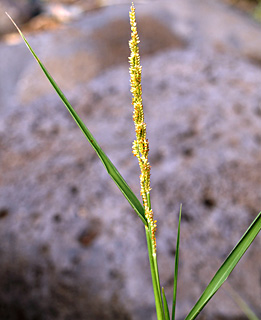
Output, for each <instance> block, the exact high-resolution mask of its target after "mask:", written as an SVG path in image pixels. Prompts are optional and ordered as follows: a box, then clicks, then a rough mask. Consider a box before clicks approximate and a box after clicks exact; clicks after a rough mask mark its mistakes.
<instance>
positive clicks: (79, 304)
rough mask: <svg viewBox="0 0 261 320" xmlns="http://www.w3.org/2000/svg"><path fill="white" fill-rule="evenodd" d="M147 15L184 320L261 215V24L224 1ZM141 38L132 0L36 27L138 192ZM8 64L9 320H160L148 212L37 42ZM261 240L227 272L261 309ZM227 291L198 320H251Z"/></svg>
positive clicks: (3, 135) (1, 272)
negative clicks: (119, 182) (135, 41)
mask: <svg viewBox="0 0 261 320" xmlns="http://www.w3.org/2000/svg"><path fill="white" fill-rule="evenodd" d="M196 9H197V10H196ZM137 16H138V27H139V33H140V38H141V41H142V44H143V45H142V46H141V53H142V65H143V92H144V95H143V99H144V107H145V117H146V122H147V124H148V138H149V140H150V149H151V151H150V162H151V165H152V187H153V190H152V204H153V208H154V212H155V216H156V218H157V220H158V232H157V245H158V255H159V269H160V274H161V281H162V285H163V286H164V287H165V290H166V292H167V295H168V298H169V300H170V299H171V290H172V282H173V268H174V248H175V238H176V228H177V216H178V210H179V205H180V203H182V204H183V221H182V235H181V257H180V259H181V260H180V273H179V276H180V277H179V288H178V305H177V315H178V318H179V319H184V317H185V315H186V313H187V312H188V311H189V310H190V308H191V307H192V305H193V304H194V303H195V301H196V299H197V298H198V297H199V295H200V293H201V292H202V291H203V289H204V288H205V286H206V284H207V283H208V281H209V280H210V279H211V276H212V275H213V274H214V273H215V271H216V270H217V268H218V267H219V265H220V264H221V262H222V261H223V260H224V258H225V257H226V255H227V254H228V253H229V252H230V250H231V249H232V247H233V246H234V245H235V244H236V242H237V241H238V240H239V238H240V237H241V235H242V234H243V232H244V231H245V230H246V228H247V227H248V225H249V224H250V222H251V221H252V220H253V219H254V217H255V216H256V214H257V213H258V212H259V211H260V209H261V194H260V185H261V171H260V165H261V152H260V149H261V91H260V87H261V70H260V66H259V65H258V63H256V62H258V61H259V56H258V54H259V53H258V52H257V50H256V48H257V47H258V45H259V48H260V42H261V29H260V27H259V26H258V25H255V24H254V23H252V22H251V21H250V20H247V19H246V18H245V17H244V16H240V15H238V13H235V12H233V11H230V10H229V9H226V7H224V6H222V5H220V4H216V3H215V2H211V1H194V0H193V1H189V0H187V1H184V0H183V1H176V2H175V5H174V4H173V3H172V2H166V3H165V2H164V4H160V2H156V1H155V2H154V4H153V5H151V6H150V7H148V6H147V5H137ZM211 17H212V18H211ZM214 17H216V18H214ZM218 19H219V26H218ZM235 25H236V26H237V27H235ZM217 26H218V28H217ZM238 26H240V28H239V27H238ZM236 28H238V29H236ZM231 35H233V37H232V36H231ZM244 35H245V36H244ZM128 39H129V30H128V5H122V6H115V7H113V6H111V7H108V8H105V9H103V10H99V11H97V12H94V13H92V14H89V15H86V16H84V17H82V18H81V20H79V21H77V22H74V23H72V24H70V25H67V26H65V27H64V28H61V29H60V30H56V31H55V32H46V33H44V34H39V35H37V36H34V37H32V38H30V37H29V40H30V43H31V44H32V46H33V47H34V48H36V51H37V53H39V55H40V57H41V59H42V60H43V62H44V63H45V64H46V66H47V67H48V69H49V71H50V72H51V73H52V75H53V76H54V78H55V79H56V80H57V82H58V83H59V85H60V86H61V88H62V89H63V90H64V92H65V93H66V95H67V96H68V98H69V100H70V101H71V103H72V105H73V106H75V108H76V110H77V112H79V114H80V116H81V117H82V119H83V120H84V121H85V123H86V124H87V126H88V127H89V129H90V130H91V132H92V133H93V135H94V136H95V137H96V139H97V140H98V142H99V143H100V144H101V146H102V147H103V148H104V150H105V152H106V153H108V155H109V157H110V158H111V160H112V161H113V162H114V164H115V165H116V166H117V167H118V169H119V171H120V172H121V173H122V175H123V176H124V177H125V178H126V180H127V182H128V183H129V184H130V186H131V187H132V188H133V189H134V191H135V192H136V194H138V193H139V181H138V180H139V178H138V176H139V172H138V165H137V163H136V159H135V158H133V157H132V155H131V143H132V140H133V138H134V129H133V124H132V121H131V117H132V110H131V103H130V93H129V75H128V64H127V63H126V61H127V57H128V43H127V40H128ZM231 39H232V40H231ZM235 39H236V40H235ZM235 43H236V45H235ZM0 58H1V69H0V71H1V86H0V102H1V104H0V110H1V118H0V167H1V170H0V260H1V268H0V319H11V320H13V319H19V320H20V319H26V320H27V319H28V320H31V319H36V320H39V319H43V320H44V319H48V320H49V319H50V320H54V319H57V320H65V319H66V320H69V319H72V320H74V319H78V320H89V319H106V320H107V319H131V320H140V319H155V315H154V300H153V293H152V287H151V280H150V273H149V265H148V259H147V254H146V241H145V235H144V230H143V226H142V224H141V222H140V220H139V219H138V217H137V216H136V215H135V213H133V211H132V209H131V208H130V207H129V205H128V203H127V201H126V200H125V199H124V198H123V197H122V195H121V194H120V192H119V191H118V189H117V188H116V186H115V185H114V183H113V182H112V181H111V180H110V178H109V177H108V176H107V173H106V171H105V169H104V168H103V166H102V164H101V163H100V162H99V159H98V158H97V156H96V155H95V153H94V151H93V150H92V149H91V147H90V146H89V145H88V143H87V142H86V140H85V138H84V137H83V135H82V134H81V132H80V131H79V129H78V128H77V126H76V125H75V124H74V122H73V121H72V119H71V117H70V116H69V114H68V112H67V111H66V109H65V107H64V106H63V105H62V103H61V102H60V101H59V99H58V98H57V97H56V95H55V94H54V93H53V91H52V88H51V87H50V85H49V84H48V83H47V81H46V80H45V78H44V76H43V75H42V74H41V71H40V70H39V68H38V66H37V65H36V63H35V61H33V59H32V58H31V57H30V56H29V53H28V52H27V51H26V48H25V47H24V45H23V44H21V43H19V44H17V45H15V46H14V45H13V46H11V45H8V44H5V43H1V44H0ZM253 61H254V62H255V63H253ZM260 240H261V239H260V235H259V236H258V237H257V239H256V240H255V242H254V243H253V245H252V246H251V248H250V249H249V251H248V252H247V254H246V255H245V257H244V258H243V259H242V261H241V262H240V263H239V265H238V266H237V268H236V269H235V270H234V272H233V273H232V275H231V277H230V278H229V285H230V286H231V287H232V288H233V289H234V290H236V291H237V292H239V293H240V295H241V296H242V297H243V298H244V299H245V300H246V302H248V303H249V305H250V306H251V308H252V309H253V310H254V311H255V312H256V313H257V314H258V315H259V316H261V309H260V299H261V283H260V279H261V258H260V244H261V241H260ZM228 290H229V287H227V286H224V289H221V290H220V291H219V292H218V293H217V294H216V296H215V297H214V298H213V300H212V301H211V302H210V303H209V305H208V306H207V307H206V309H205V310H204V311H203V312H202V315H201V316H200V317H199V319H215V320H216V319H244V317H243V314H242V312H241V311H240V309H239V308H238V307H237V306H236V305H235V303H234V301H233V300H232V299H231V298H230V297H229V294H228Z"/></svg>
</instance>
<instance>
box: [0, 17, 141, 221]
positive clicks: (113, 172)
mask: <svg viewBox="0 0 261 320" xmlns="http://www.w3.org/2000/svg"><path fill="white" fill-rule="evenodd" d="M6 14H7V13H6ZM7 16H8V17H9V19H10V20H11V21H12V23H13V24H14V26H15V27H16V29H17V30H18V32H19V33H20V35H21V37H22V39H23V40H24V42H25V44H26V45H27V47H28V49H29V50H30V52H31V54H32V55H33V56H34V58H35V59H36V61H37V62H38V64H39V65H40V67H41V69H42V70H43V72H44V74H45V75H46V77H47V79H48V80H49V82H50V83H51V85H52V86H53V88H54V89H55V91H56V92H57V94H58V96H59V97H60V99H61V100H62V102H63V103H64V105H65V106H66V108H67V109H68V111H69V113H70V114H71V116H72V118H73V119H74V121H75V122H76V123H77V125H78V126H79V128H80V129H81V130H82V132H83V133H84V135H85V137H86V138H87V140H88V141H89V143H90V144H91V146H92V147H93V149H94V150H95V151H96V153H97V155H98V156H99V158H100V160H101V162H102V163H103V165H104V166H105V168H106V170H107V172H108V174H109V175H110V176H111V178H112V179H113V181H114V182H115V183H116V185H117V186H118V188H119V189H120V191H121V192H122V193H123V195H124V197H125V198H126V199H127V200H128V202H129V203H130V205H131V206H132V208H133V209H134V210H135V212H136V213H137V215H138V216H139V217H140V219H141V220H142V222H143V224H144V225H145V226H147V219H146V217H145V213H144V208H143V206H142V205H141V203H140V201H139V200H138V198H137V197H136V196H135V194H134V193H133V191H132V190H131V188H130V187H129V185H128V184H127V182H126V181H125V180H124V179H123V177H122V176H121V174H120V173H119V171H118V170H117V169H116V167H115V166H114V165H113V163H112V162H111V160H110V159H109V158H108V157H107V155H106V154H105V152H104V151H103V150H102V148H101V147H100V145H99V144H98V142H97V141H96V140H95V139H94V137H93V135H92V134H91V132H90V131H89V129H88V128H87V127H86V126H85V124H84V123H83V121H82V120H81V118H80V117H79V115H78V114H77V113H76V111H75V110H74V108H73V107H72V106H71V104H70V103H69V101H68V100H67V98H66V97H65V95H64V94H63V92H62V90H61V89H60V88H59V87H58V85H57V83H56V82H55V80H54V79H53V78H52V76H51V75H50V73H49V72H48V71H47V69H46V68H45V66H44V65H43V64H42V62H41V61H40V59H39V58H38V56H37V55H36V53H35V52H34V50H33V49H32V47H31V46H30V44H29V43H28V41H27V40H26V38H25V36H24V35H23V33H22V31H21V30H20V29H19V28H18V26H17V25H16V24H15V22H14V21H13V19H12V18H11V17H10V16H9V15H8V14H7Z"/></svg>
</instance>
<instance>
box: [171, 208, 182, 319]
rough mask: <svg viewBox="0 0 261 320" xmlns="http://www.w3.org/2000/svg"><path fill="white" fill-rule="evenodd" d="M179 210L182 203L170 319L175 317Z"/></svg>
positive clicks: (177, 252)
mask: <svg viewBox="0 0 261 320" xmlns="http://www.w3.org/2000/svg"><path fill="white" fill-rule="evenodd" d="M181 211H182V205H180V209H179V224H178V233H177V244H176V254H175V271H174V284H173V303H172V315H171V319H172V320H174V319H175V312H176V300H177V286H178V268H179V241H180V223H181Z"/></svg>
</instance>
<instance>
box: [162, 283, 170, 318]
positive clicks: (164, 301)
mask: <svg viewBox="0 0 261 320" xmlns="http://www.w3.org/2000/svg"><path fill="white" fill-rule="evenodd" d="M162 298H163V306H164V315H165V320H170V317H169V307H168V302H167V299H166V296H165V291H164V288H163V287H162Z"/></svg>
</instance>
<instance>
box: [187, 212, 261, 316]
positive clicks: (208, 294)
mask: <svg viewBox="0 0 261 320" xmlns="http://www.w3.org/2000/svg"><path fill="white" fill-rule="evenodd" d="M260 230H261V212H260V213H259V214H258V215H257V217H256V218H255V220H254V221H253V222H252V224H251V225H250V227H249V228H248V229H247V231H246V232H245V234H244V235H243V236H242V238H241V239H240V240H239V242H238V243H237V245H236V246H235V247H234V249H233V250H232V251H231V253H230V254H229V256H228V257H227V259H226V260H225V261H224V263H223V264H222V266H221V267H220V268H219V270H218V271H217V273H216V274H215V275H214V277H213V278H212V280H211V281H210V283H209V285H208V286H207V288H206V289H205V291H204V292H203V294H202V295H201V297H200V298H199V300H198V301H197V303H196V304H195V305H194V307H193V308H192V310H191V311H190V313H189V314H188V315H187V317H186V318H185V320H192V319H195V318H196V317H197V316H198V314H199V313H200V311H201V310H202V309H203V308H204V307H205V305H206V304H207V303H208V302H209V300H210V299H211V298H212V297H213V295H214V294H215V293H216V292H217V290H218V289H219V288H220V287H221V286H222V284H223V283H224V282H225V280H226V279H227V277H228V276H229V274H230V273H231V272H232V271H233V269H234V268H235V266H236V265H237V263H238V262H239V260H240V259H241V258H242V256H243V255H244V253H245V252H246V250H247V249H248V248H249V246H250V244H251V243H252V242H253V241H254V239H255V237H256V236H257V235H258V233H259V231H260Z"/></svg>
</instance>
